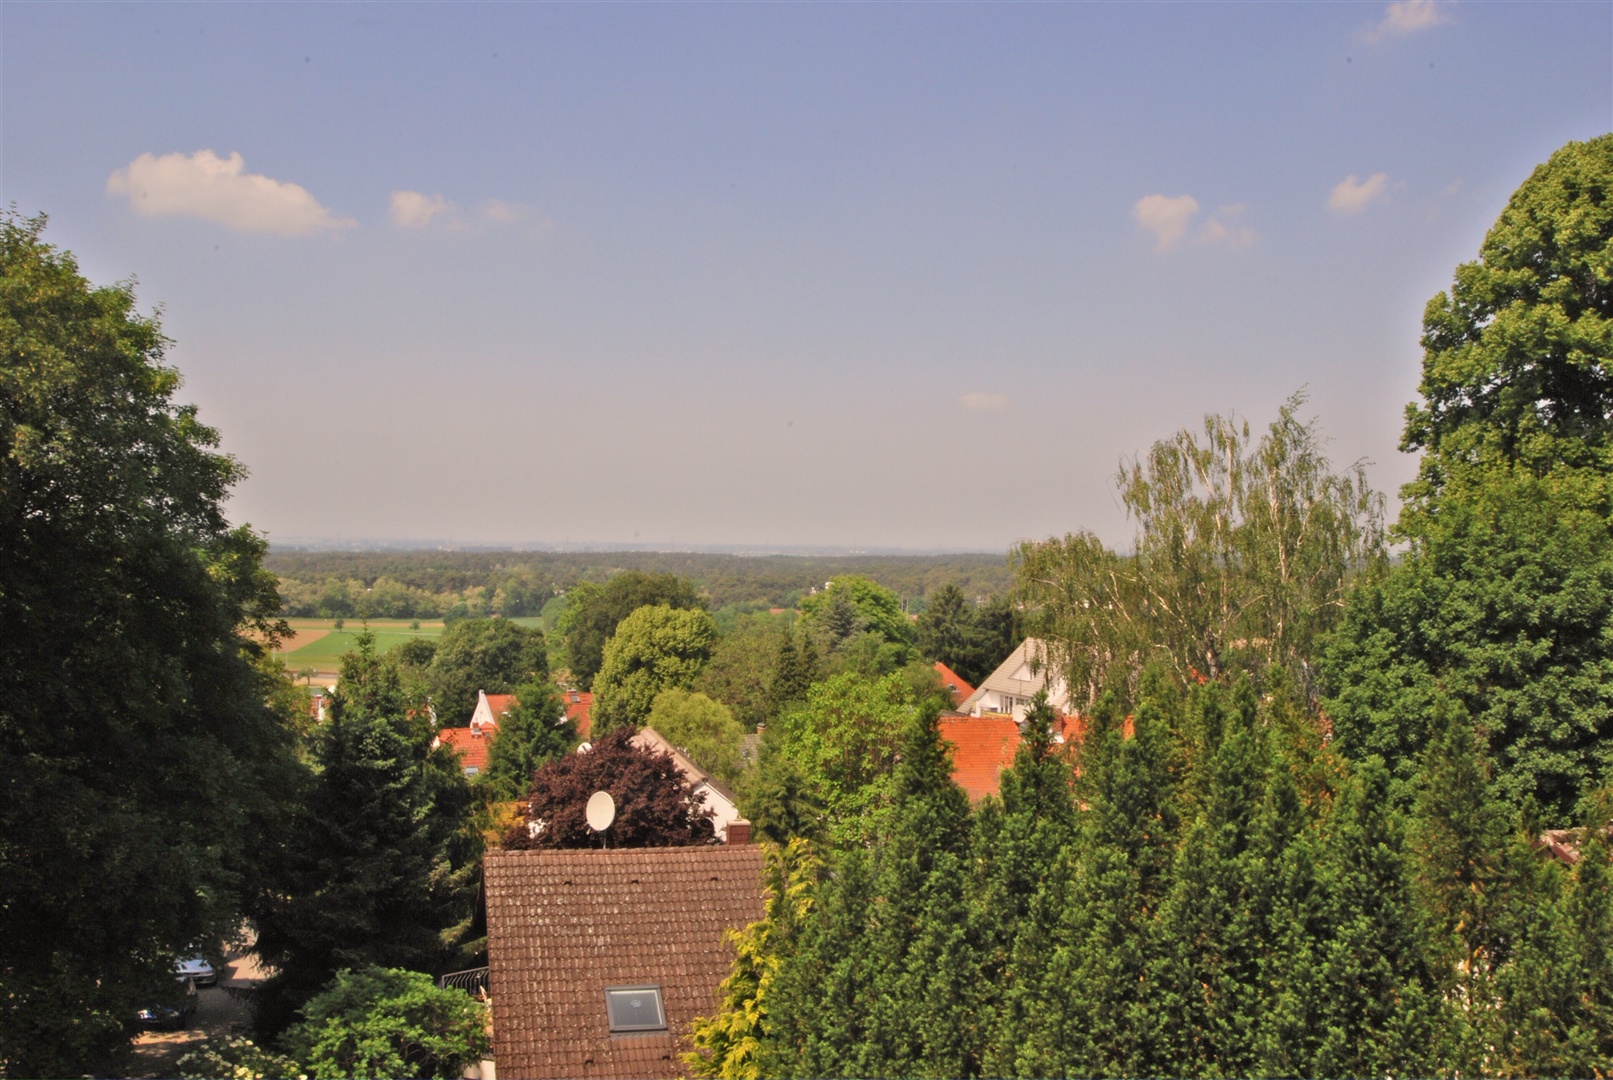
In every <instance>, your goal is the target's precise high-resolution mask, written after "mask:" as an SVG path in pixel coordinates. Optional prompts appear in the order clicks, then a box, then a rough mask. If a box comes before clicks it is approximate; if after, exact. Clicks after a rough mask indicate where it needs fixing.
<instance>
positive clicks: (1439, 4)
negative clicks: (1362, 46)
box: [1367, 0, 1455, 41]
mask: <svg viewBox="0 0 1613 1080" xmlns="http://www.w3.org/2000/svg"><path fill="white" fill-rule="evenodd" d="M1453 6H1455V0H1395V2H1394V3H1392V4H1390V5H1389V6H1388V7H1387V8H1386V9H1384V13H1383V21H1382V22H1380V23H1378V25H1377V26H1375V27H1373V29H1372V31H1371V33H1369V34H1368V35H1367V37H1368V38H1369V39H1370V40H1372V41H1382V40H1383V39H1384V38H1392V37H1405V36H1406V35H1407V34H1415V33H1417V32H1418V31H1421V30H1429V29H1432V28H1433V27H1436V26H1438V25H1440V24H1441V23H1448V22H1450V21H1451V10H1450V9H1451V8H1452V7H1453Z"/></svg>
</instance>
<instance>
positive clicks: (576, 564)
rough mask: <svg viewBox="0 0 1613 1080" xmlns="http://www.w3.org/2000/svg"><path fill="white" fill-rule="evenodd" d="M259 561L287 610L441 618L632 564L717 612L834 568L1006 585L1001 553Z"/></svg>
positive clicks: (993, 587) (295, 554)
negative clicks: (672, 581) (691, 590)
mask: <svg viewBox="0 0 1613 1080" xmlns="http://www.w3.org/2000/svg"><path fill="white" fill-rule="evenodd" d="M264 567H265V568H266V569H268V570H270V571H271V572H273V573H274V574H276V575H278V576H279V578H280V594H281V597H282V599H283V601H284V603H285V608H284V612H285V614H287V615H292V616H298V615H304V616H323V617H326V618H330V617H338V616H339V617H354V616H357V617H361V618H394V619H413V618H439V617H442V616H444V615H457V616H469V617H474V616H479V615H504V616H521V615H536V614H538V613H539V612H540V611H542V610H543V606H544V604H546V603H547V602H548V601H549V600H550V599H551V598H553V597H554V596H556V595H557V594H559V593H563V592H565V591H566V590H568V589H571V588H573V587H574V586H576V585H577V584H578V583H580V582H584V581H591V582H594V583H595V584H603V583H604V582H605V581H606V580H607V579H609V578H610V577H611V576H613V575H615V574H619V573H621V572H623V571H626V570H637V571H640V572H643V573H651V574H677V575H678V576H680V577H684V578H688V579H689V580H691V581H693V582H694V584H695V586H696V588H697V589H699V590H700V592H701V593H702V594H704V596H705V598H706V601H707V603H708V604H709V605H710V606H711V607H714V608H720V607H725V606H728V605H730V604H743V603H751V602H758V603H763V604H768V605H771V606H775V607H793V606H794V605H795V604H796V603H797V602H798V601H799V599H800V598H801V596H802V595H803V594H805V593H807V592H808V591H809V590H810V589H813V588H822V587H823V583H824V582H826V581H828V580H829V579H830V578H833V577H836V576H838V575H841V574H858V575H862V576H864V577H870V578H873V579H874V580H876V581H878V582H880V583H881V584H883V585H885V586H886V587H887V588H890V589H893V590H895V592H896V594H897V595H898V596H900V597H901V599H902V601H903V604H904V606H905V607H906V608H907V610H908V611H910V612H912V611H920V610H923V606H924V601H925V599H926V598H927V597H929V596H930V595H931V594H933V593H934V592H935V590H936V589H938V588H939V587H940V586H941V585H943V584H948V583H950V584H956V585H958V586H960V587H961V588H962V589H963V590H964V592H965V593H966V594H968V595H969V596H970V597H972V598H975V599H976V600H977V601H984V600H986V599H987V598H989V597H992V596H1002V595H1004V594H1006V593H1007V591H1008V589H1009V587H1010V585H1011V582H1012V574H1011V572H1010V570H1009V567H1008V561H1007V559H1006V558H1005V557H1004V556H1003V555H991V554H980V555H969V554H965V555H842V556H821V555H754V556H753V555H714V554H701V553H691V552H655V551H617V552H598V551H595V552H543V551H533V552H527V551H279V550H275V549H270V551H269V554H268V557H267V558H266V559H265V560H264Z"/></svg>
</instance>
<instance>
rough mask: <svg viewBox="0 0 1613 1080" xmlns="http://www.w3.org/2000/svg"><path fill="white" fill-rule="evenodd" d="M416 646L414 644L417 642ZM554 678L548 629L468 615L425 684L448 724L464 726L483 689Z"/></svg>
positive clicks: (503, 690) (444, 641)
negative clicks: (546, 644) (545, 631)
mask: <svg viewBox="0 0 1613 1080" xmlns="http://www.w3.org/2000/svg"><path fill="white" fill-rule="evenodd" d="M411 644H412V643H411ZM548 677H549V655H548V651H547V649H546V648H545V647H544V641H543V631H542V630H535V629H534V630H528V629H527V628H526V627H524V626H522V625H520V624H519V623H513V622H510V621H509V620H508V619H463V620H460V621H459V622H456V623H454V624H453V625H452V626H450V627H449V628H448V629H447V631H446V632H444V634H443V636H442V638H441V640H439V641H438V642H437V650H436V652H435V653H433V654H432V657H431V663H430V665H429V666H428V667H427V668H426V669H425V682H426V686H427V688H428V690H429V692H430V694H431V700H432V705H433V706H434V707H435V708H436V710H437V722H438V723H439V724H441V725H442V726H443V727H463V726H464V725H466V724H468V723H470V717H471V713H473V712H475V711H476V695H477V691H479V690H483V691H486V692H487V693H489V694H507V693H509V692H510V691H512V690H514V689H515V688H516V687H517V686H519V685H520V684H522V683H525V682H532V681H534V680H536V681H540V682H541V681H543V680H544V679H547V678H548Z"/></svg>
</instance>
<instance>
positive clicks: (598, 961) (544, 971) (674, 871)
mask: <svg viewBox="0 0 1613 1080" xmlns="http://www.w3.org/2000/svg"><path fill="white" fill-rule="evenodd" d="M567 697H568V698H569V697H570V694H569V693H568V694H567ZM483 874H484V880H485V882H486V890H487V952H488V966H489V969H490V970H489V973H488V974H489V989H490V990H491V992H492V998H493V1047H494V1050H493V1056H494V1060H496V1061H497V1062H498V1069H499V1075H500V1076H509V1077H552V1076H562V1077H566V1076H579V1077H580V1076H586V1077H610V1076H634V1077H663V1076H664V1077H672V1076H682V1075H683V1073H684V1066H683V1063H682V1062H681V1061H679V1060H678V1053H679V1051H680V1050H681V1049H682V1047H680V1046H679V1041H680V1040H681V1039H682V1038H684V1036H686V1035H687V1033H688V1031H689V1024H690V1022H691V1021H692V1020H694V1019H695V1018H696V1017H699V1016H709V1015H711V1013H712V1011H713V1010H715V1009H716V1007H717V1003H718V996H717V987H718V984H719V983H721V982H722V980H723V979H725V978H727V976H728V973H729V970H730V966H731V964H732V963H733V959H734V950H733V946H732V945H730V944H729V943H728V942H727V941H726V940H725V939H724V932H725V931H728V930H737V929H740V928H741V927H744V926H746V925H748V924H750V923H752V922H754V921H756V920H757V919H759V918H761V917H762V852H761V849H760V848H759V847H755V846H751V845H744V846H728V847H706V846H702V847H687V848H628V849H621V848H618V849H613V850H603V851H600V850H569V851H541V850H532V851H493V852H489V853H488V855H487V857H486V859H485V860H484V862H483ZM644 985H655V986H659V987H660V988H661V996H662V1001H663V1004H664V1006H665V1009H666V1021H667V1030H666V1031H664V1032H663V1031H655V1032H648V1033H642V1034H633V1035H615V1036H613V1035H611V1033H610V1025H609V1022H608V1020H607V1018H606V1015H605V988H606V987H607V986H644Z"/></svg>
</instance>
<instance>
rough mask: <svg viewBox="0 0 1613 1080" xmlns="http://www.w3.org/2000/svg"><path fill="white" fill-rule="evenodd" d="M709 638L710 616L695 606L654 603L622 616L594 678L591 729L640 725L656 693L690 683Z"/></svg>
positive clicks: (702, 660) (706, 651) (600, 731)
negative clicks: (683, 606) (677, 606)
mask: <svg viewBox="0 0 1613 1080" xmlns="http://www.w3.org/2000/svg"><path fill="white" fill-rule="evenodd" d="M715 637H716V627H715V626H713V625H712V621H711V616H710V615H708V614H706V612H705V611H704V610H702V609H700V608H692V609H679V608H674V607H670V606H668V605H666V604H660V605H657V606H654V607H642V608H639V609H638V610H637V611H635V612H633V613H632V614H631V615H629V616H627V618H625V619H623V620H622V621H621V624H620V625H619V626H617V627H616V633H615V634H613V635H611V639H610V641H609V642H607V643H606V645H605V662H604V664H603V665H602V666H601V667H600V669H599V676H598V678H597V679H596V680H595V684H594V710H593V734H594V735H596V736H598V735H603V734H605V733H606V732H608V731H610V730H611V729H613V728H618V727H642V726H643V724H644V721H645V718H646V717H648V716H649V715H650V708H651V706H653V705H654V704H655V696H656V695H657V694H659V693H660V692H661V691H663V690H671V689H682V690H686V689H688V688H689V687H690V686H692V685H694V681H695V679H696V677H697V676H699V674H700V672H701V669H702V668H704V667H705V665H706V661H707V660H709V659H710V658H711V646H712V641H713V639H714V638H715Z"/></svg>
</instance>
